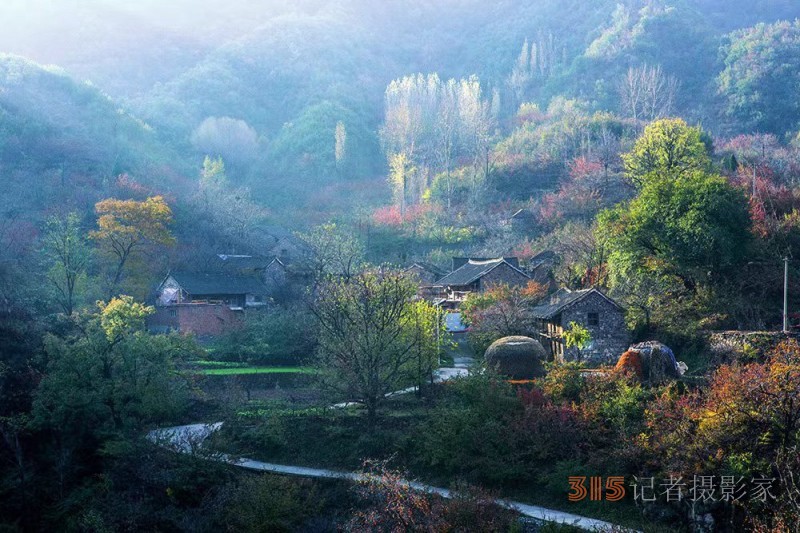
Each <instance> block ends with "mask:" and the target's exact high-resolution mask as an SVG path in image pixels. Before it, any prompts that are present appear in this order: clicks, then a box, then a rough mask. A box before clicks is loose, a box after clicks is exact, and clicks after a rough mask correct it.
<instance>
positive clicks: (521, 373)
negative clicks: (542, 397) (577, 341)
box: [485, 336, 547, 379]
mask: <svg viewBox="0 0 800 533" xmlns="http://www.w3.org/2000/svg"><path fill="white" fill-rule="evenodd" d="M485 358H486V366H488V367H489V368H492V369H494V370H496V371H497V372H498V373H500V374H502V375H504V376H508V377H509V378H511V379H533V378H538V377H542V376H544V375H545V370H544V361H545V360H546V359H547V352H545V349H544V347H543V346H542V345H541V344H540V343H539V341H537V340H535V339H532V338H530V337H522V336H513V337H503V338H502V339H498V340H496V341H494V342H493V343H492V344H491V346H489V348H487V349H486V355H485Z"/></svg>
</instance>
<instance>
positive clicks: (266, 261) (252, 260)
mask: <svg viewBox="0 0 800 533" xmlns="http://www.w3.org/2000/svg"><path fill="white" fill-rule="evenodd" d="M274 260H275V256H265V255H230V254H217V255H215V256H214V258H213V260H212V264H211V266H212V268H217V269H234V270H258V269H263V268H267V266H269V265H270V264H271V263H272V262H273V261H274Z"/></svg>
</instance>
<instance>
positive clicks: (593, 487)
mask: <svg viewBox="0 0 800 533" xmlns="http://www.w3.org/2000/svg"><path fill="white" fill-rule="evenodd" d="M567 479H568V480H569V487H570V492H569V495H568V499H569V501H571V502H579V501H581V500H584V499H586V496H589V499H590V500H592V501H600V500H602V499H603V496H604V495H605V500H606V501H608V502H618V501H620V500H621V499H622V498H624V497H625V477H624V476H608V477H607V478H606V483H605V488H603V478H602V477H600V476H592V477H589V478H587V477H586V476H569V478H567ZM587 479H588V480H589V489H588V490H587V489H586V480H587Z"/></svg>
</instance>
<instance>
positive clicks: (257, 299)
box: [148, 254, 287, 336]
mask: <svg viewBox="0 0 800 533" xmlns="http://www.w3.org/2000/svg"><path fill="white" fill-rule="evenodd" d="M286 279H287V273H286V267H285V266H284V265H283V263H282V262H281V261H280V259H278V258H277V257H266V256H252V255H227V254H219V255H216V256H213V257H211V258H209V260H208V261H206V263H205V264H202V265H199V266H198V268H196V269H186V270H174V271H170V273H169V274H168V275H167V276H166V278H164V280H163V281H162V282H161V283H160V284H159V286H158V288H157V289H156V298H155V308H156V312H155V314H154V315H152V316H150V317H148V328H149V329H150V330H151V331H154V332H165V331H170V330H174V331H180V332H183V333H194V334H195V335H198V336H213V335H219V334H221V333H224V332H226V331H230V330H232V329H235V328H237V327H239V326H240V325H241V324H242V319H243V314H244V311H245V310H246V309H252V308H259V307H263V306H265V305H267V303H268V302H269V300H270V298H271V296H272V295H273V294H274V293H275V292H276V291H278V290H280V289H281V288H282V287H283V286H284V285H285V283H286Z"/></svg>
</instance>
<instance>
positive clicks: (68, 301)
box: [42, 212, 89, 315]
mask: <svg viewBox="0 0 800 533" xmlns="http://www.w3.org/2000/svg"><path fill="white" fill-rule="evenodd" d="M42 246H43V251H44V254H45V257H46V258H47V261H48V263H49V266H50V268H49V269H48V272H47V279H48V280H49V281H50V283H51V284H52V285H53V287H54V288H55V291H56V299H57V300H58V304H59V305H60V306H61V309H62V310H63V311H64V314H66V315H71V314H72V313H73V311H74V310H75V305H76V298H77V297H78V293H79V291H80V288H81V284H82V283H83V282H84V280H85V277H86V266H87V263H88V261H89V250H88V247H87V246H86V238H85V236H84V235H83V232H82V231H81V227H80V216H79V215H78V213H74V212H73V213H69V214H68V215H67V216H66V217H63V218H61V217H56V216H53V217H50V218H49V219H48V220H47V224H46V226H45V231H44V235H43V236H42Z"/></svg>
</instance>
